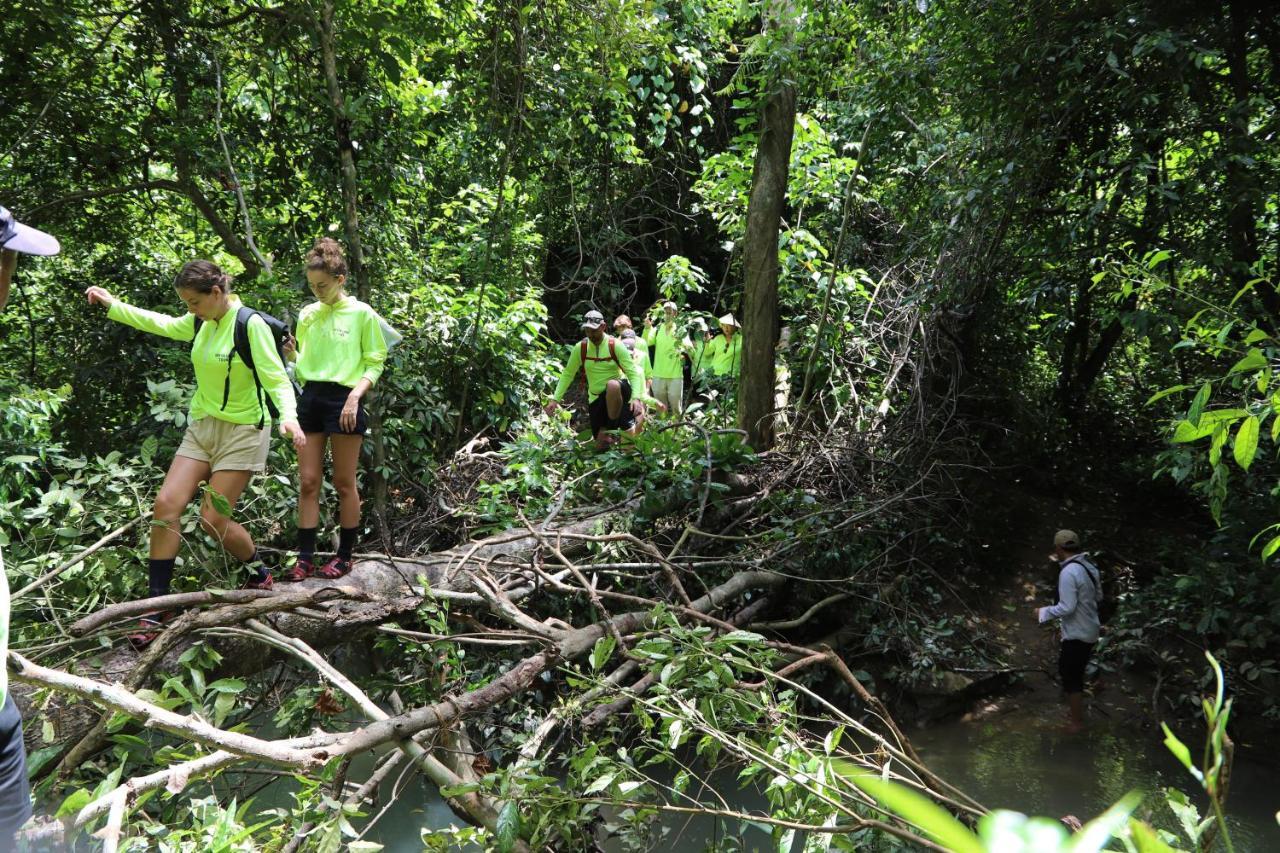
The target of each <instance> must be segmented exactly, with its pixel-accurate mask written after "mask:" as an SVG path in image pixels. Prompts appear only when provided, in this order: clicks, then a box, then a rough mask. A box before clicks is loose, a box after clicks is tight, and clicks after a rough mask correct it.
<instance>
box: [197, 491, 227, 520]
mask: <svg viewBox="0 0 1280 853" xmlns="http://www.w3.org/2000/svg"><path fill="white" fill-rule="evenodd" d="M204 494H205V497H207V498H208V499H209V503H210V504H211V505H212V506H213V510H214V512H216V513H218V515H222V516H225V517H227V518H230V517H231V501H229V500H227V496H226V495H224V494H222V493H221V492H217V491H214V490H213V489H212V488H210V487H209V486H205V487H204Z"/></svg>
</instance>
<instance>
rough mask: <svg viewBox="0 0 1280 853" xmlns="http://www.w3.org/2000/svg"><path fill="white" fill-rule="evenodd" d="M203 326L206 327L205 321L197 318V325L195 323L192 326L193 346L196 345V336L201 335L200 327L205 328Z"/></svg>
mask: <svg viewBox="0 0 1280 853" xmlns="http://www.w3.org/2000/svg"><path fill="white" fill-rule="evenodd" d="M203 325H204V320H201V319H200V318H199V317H197V318H196V320H195V323H194V324H192V326H191V342H192V343H193V344H194V343H195V341H196V335H198V334H200V327H201V326H203Z"/></svg>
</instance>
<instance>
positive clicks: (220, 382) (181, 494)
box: [85, 261, 307, 647]
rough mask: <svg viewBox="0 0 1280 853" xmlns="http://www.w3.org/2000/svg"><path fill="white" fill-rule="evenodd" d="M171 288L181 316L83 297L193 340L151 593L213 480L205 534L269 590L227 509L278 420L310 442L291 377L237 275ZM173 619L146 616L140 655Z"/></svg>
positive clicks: (154, 543) (186, 278) (160, 499)
mask: <svg viewBox="0 0 1280 853" xmlns="http://www.w3.org/2000/svg"><path fill="white" fill-rule="evenodd" d="M173 286H174V289H175V290H176V291H177V292H178V298H179V299H181V300H182V303H183V305H185V306H186V308H187V313H186V314H184V315H182V316H181V317H170V316H168V315H165V314H158V313H156V312H154V311H146V310H144V309H142V308H135V307H134V306H132V305H128V304H126V303H124V302H121V301H120V300H119V299H116V298H115V297H114V296H112V295H111V294H110V293H109V292H107V290H106V289H104V288H101V287H97V286H94V287H90V288H89V289H88V290H86V291H85V295H86V296H87V297H88V298H89V302H90V304H96V305H102V306H104V307H105V308H106V309H107V316H108V317H109V318H110V319H112V320H115V321H116V322H118V323H124V324H125V325H126V326H132V327H133V328H135V329H139V330H141V331H144V332H150V333H151V334H153V335H160V336H161V337H165V338H172V339H173V340H176V341H190V342H191V364H192V366H193V367H194V368H195V374H196V392H195V395H194V396H193V397H192V398H191V409H190V411H189V412H188V414H187V431H186V434H185V435H183V437H182V443H181V444H180V445H179V446H178V450H177V453H176V454H174V457H173V462H171V463H170V464H169V471H168V473H167V474H165V478H164V484H163V485H161V486H160V492H159V493H158V494H157V495H156V503H155V509H154V510H153V512H152V523H151V544H150V559H149V560H148V561H147V576H148V581H149V586H150V594H151V596H152V597H153V598H154V597H155V596H158V595H165V594H167V593H168V592H169V585H170V583H171V581H172V579H173V567H174V563H175V560H176V558H177V556H178V548H179V546H180V544H181V533H180V532H179V529H178V519H179V518H180V517H181V516H182V511H183V510H184V509H186V507H187V504H189V503H191V499H192V498H194V497H195V496H196V494H197V493H198V492H199V491H200V484H201V483H204V482H206V481H207V482H208V483H209V488H208V493H206V494H205V496H204V499H203V500H202V502H201V505H200V527H201V528H202V529H203V530H204V532H205V533H207V534H209V535H210V536H212V537H213V538H214V539H216V540H217V542H218V544H219V545H221V546H222V548H223V550H225V551H227V552H228V553H229V554H231V555H232V556H233V557H236V558H237V559H239V560H242V561H244V566H245V569H246V570H247V572H248V579H247V581H246V583H245V586H246V587H247V588H250V589H270V588H271V573H270V572H268V571H267V568H266V566H265V565H264V564H263V562H262V559H261V558H260V557H259V556H258V549H257V546H255V545H254V544H253V537H251V536H250V535H249V531H247V530H245V529H244V528H243V527H242V526H240V524H238V523H237V522H235V521H232V520H231V518H230V510H231V508H232V507H234V506H235V504H236V500H237V499H238V498H239V497H240V493H241V492H243V491H244V488H245V486H247V485H248V484H249V479H250V478H251V477H252V476H253V475H254V473H255V472H257V471H262V470H263V469H265V468H266V464H267V450H268V448H269V446H270V443H271V418H272V415H273V414H276V413H278V416H279V420H280V434H281V435H287V436H289V437H290V438H291V439H292V440H293V446H294V447H295V448H296V449H298V450H301V449H302V448H303V447H305V446H306V444H307V437H306V435H305V434H304V433H303V431H302V427H300V426H299V425H298V416H297V413H296V412H297V402H296V399H295V397H294V391H293V383H292V382H291V381H290V379H289V375H288V374H287V373H285V369H284V363H283V361H282V360H281V358H280V353H279V350H278V348H277V347H278V345H277V343H276V340H275V335H274V333H273V331H272V329H271V327H270V326H269V325H268V322H267V320H266V319H264V318H263V315H261V314H259V313H258V312H256V311H251V310H249V309H244V308H242V307H241V305H240V299H239V297H237V296H234V295H232V293H231V276H229V275H226V274H225V273H223V272H222V270H221V269H220V268H219V267H218V265H217V264H215V263H213V262H212V261H191V262H190V263H188V264H186V265H185V266H184V267H183V268H182V271H181V272H179V273H178V277H177V278H176V279H175V280H174V282H173ZM277 322H278V321H277ZM246 350H247V352H246ZM246 356H248V357H249V358H248V359H246ZM272 409H274V412H272V411H271V410H272ZM215 496H216V497H215ZM171 615H172V614H165V613H156V614H152V615H150V616H146V617H143V619H142V621H141V624H140V626H139V630H138V632H137V633H135V634H133V635H132V636H130V637H129V640H130V642H132V643H133V644H134V645H135V646H138V647H142V646H145V645H147V644H148V643H150V642H151V641H152V640H154V639H155V638H156V636H157V635H158V634H159V632H160V630H161V629H162V627H163V626H162V623H163V622H164V621H165V620H166V619H167V618H168V617H169V616H171Z"/></svg>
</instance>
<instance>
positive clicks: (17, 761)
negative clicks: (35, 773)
mask: <svg viewBox="0 0 1280 853" xmlns="http://www.w3.org/2000/svg"><path fill="white" fill-rule="evenodd" d="M29 817H31V788H30V787H29V786H28V785H27V753H26V750H25V749H23V746H22V717H21V716H20V715H19V714H18V706H17V705H15V704H13V697H12V696H8V695H6V696H5V697H4V707H3V708H0V851H5V853H7V851H9V850H12V849H14V848H13V836H14V833H16V832H17V831H18V830H19V829H20V828H21V827H22V825H23V824H24V823H26V822H27V818H29Z"/></svg>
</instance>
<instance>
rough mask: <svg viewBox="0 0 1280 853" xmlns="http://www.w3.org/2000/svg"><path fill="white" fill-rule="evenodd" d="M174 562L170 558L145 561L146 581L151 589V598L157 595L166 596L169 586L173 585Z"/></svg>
mask: <svg viewBox="0 0 1280 853" xmlns="http://www.w3.org/2000/svg"><path fill="white" fill-rule="evenodd" d="M175 562H176V560H174V559H173V558H172V557H170V558H169V559H168V560H147V581H148V585H149V586H150V587H151V593H150V594H151V597H152V598H155V597H156V596H157V595H168V594H169V584H171V583H173V564H174V563H175Z"/></svg>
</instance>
